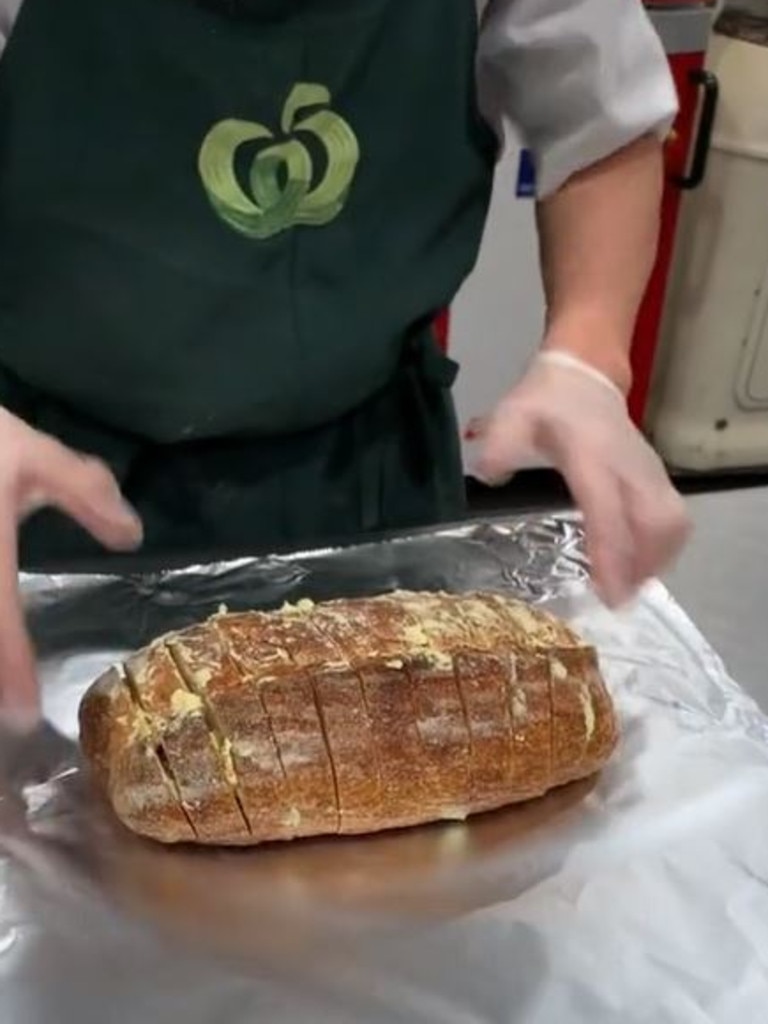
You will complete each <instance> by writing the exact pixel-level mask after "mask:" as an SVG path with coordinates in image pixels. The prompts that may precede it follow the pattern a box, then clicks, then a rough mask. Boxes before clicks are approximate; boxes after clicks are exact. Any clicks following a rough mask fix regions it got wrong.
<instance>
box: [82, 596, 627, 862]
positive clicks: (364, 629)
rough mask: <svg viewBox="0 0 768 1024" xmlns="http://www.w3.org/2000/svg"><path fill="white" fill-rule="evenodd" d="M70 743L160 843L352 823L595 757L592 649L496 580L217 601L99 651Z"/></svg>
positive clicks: (483, 797)
mask: <svg viewBox="0 0 768 1024" xmlns="http://www.w3.org/2000/svg"><path fill="white" fill-rule="evenodd" d="M80 734H81V743H82V747H83V750H84V753H85V756H86V759H87V761H88V762H89V764H90V766H91V769H92V772H93V775H94V777H95V779H96V781H97V783H98V784H99V785H100V786H101V787H102V788H103V790H104V791H105V793H106V795H107V797H108V799H109V801H110V803H111V805H112V807H113V809H114V812H115V813H116V815H117V816H118V818H119V819H120V820H121V821H122V822H123V824H125V825H126V826H127V827H128V828H129V829H131V830H133V831H134V832H136V833H138V834H140V835H143V836H146V837H150V838H153V839H156V840H159V841H161V842H164V843H178V842H189V843H202V844H220V845H233V844H234V845H249V844H257V843H262V842H267V841H272V840H285V839H295V838H299V837H309V836H320V835H335V834H343V835H353V834H364V833H369V832H378V831H382V830H384V829H393V828H402V827H406V826H412V825H418V824H425V823H428V822H434V821H439V820H463V819H464V818H466V817H468V816H469V815H471V814H476V813H479V812H483V811H489V810H493V809H497V808H500V807H503V806H505V805H507V804H512V803H516V802H519V801H523V800H528V799H531V798H533V797H537V796H541V795H543V794H544V793H546V792H547V791H548V790H550V789H553V788H555V787H557V786H561V785H564V784H566V783H568V782H572V781H575V780H576V779H581V778H585V777H587V776H589V775H592V774H593V773H594V772H596V771H597V770H598V769H600V768H601V767H602V766H603V765H604V764H605V762H606V761H607V759H608V758H609V757H610V755H611V753H612V752H613V750H614V747H615V746H616V742H617V724H616V717H615V714H614V709H613V706H612V703H611V699H610V697H609V695H608V691H607V690H606V687H605V685H604V682H603V680H602V677H601V674H600V670H599V666H598V660H597V655H596V652H595V651H594V649H593V648H591V647H589V646H587V645H586V644H585V643H584V642H583V641H582V640H581V639H580V638H579V637H578V636H576V634H575V633H574V632H573V631H572V630H571V629H569V628H568V627H567V626H566V625H565V624H564V623H562V622H560V621H558V620H556V619H554V618H552V617H551V616H549V615H547V614H545V613H544V612H542V611H539V610H537V609H534V608H530V607H528V606H527V605H524V604H522V603H520V602H518V601H513V600H510V599H509V598H506V597H502V596H499V595H495V594H468V595H449V594H425V593H402V592H398V593H394V594H390V595H385V596H381V597H376V598H370V599H364V600H347V601H331V602H328V603H324V604H319V605H314V604H312V603H311V602H309V601H301V602H299V603H298V605H295V606H286V607H285V608H284V609H283V610H282V611H280V612H271V613H264V612H248V613H243V614H226V613H222V614H220V615H216V616H214V617H213V618H212V619H210V620H209V621H207V622H205V623H204V624H202V625H199V626H194V627H192V628H190V629H185V630H182V631H180V632H178V633H174V634H170V635H168V636H165V637H163V638H161V639H159V640H157V641H156V642H155V643H153V644H151V646H149V647H148V648H146V649H145V650H143V651H141V652H139V653H138V654H136V655H135V656H134V657H131V658H129V659H128V660H127V661H126V662H125V663H124V664H123V665H121V666H119V667H117V668H114V669H112V670H110V671H109V672H108V673H107V674H106V675H104V676H103V677H102V678H101V679H99V680H97V681H96V682H95V683H94V684H93V686H92V687H91V688H90V689H89V691H88V692H87V693H86V695H85V697H84V698H83V701H82V704H81V707H80Z"/></svg>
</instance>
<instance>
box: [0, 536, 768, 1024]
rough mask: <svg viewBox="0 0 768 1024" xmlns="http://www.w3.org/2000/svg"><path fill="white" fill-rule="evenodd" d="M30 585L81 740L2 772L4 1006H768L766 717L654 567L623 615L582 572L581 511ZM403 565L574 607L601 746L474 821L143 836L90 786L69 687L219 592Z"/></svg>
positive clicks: (336, 585)
mask: <svg viewBox="0 0 768 1024" xmlns="http://www.w3.org/2000/svg"><path fill="white" fill-rule="evenodd" d="M23 587H24V590H25V593H26V598H27V605H28V608H29V615H30V622H31V625H32V629H33V632H34V635H35V639H36V642H37V647H38V651H39V654H40V659H41V676H42V681H43V688H44V703H45V708H46V713H47V716H48V718H49V720H50V721H51V722H52V723H53V724H54V725H55V726H56V727H57V728H58V729H59V730H60V731H61V732H62V733H63V734H64V736H65V737H68V738H69V739H67V740H66V742H62V743H60V744H59V745H58V746H56V745H54V746H53V747H51V748H50V749H48V753H47V755H46V756H47V758H48V763H45V764H43V763H42V762H39V763H36V764H35V765H34V770H33V766H32V764H31V763H30V764H27V763H26V762H25V763H24V764H18V765H16V766H15V767H14V769H13V771H11V772H10V774H8V775H7V777H6V778H5V779H3V781H2V788H0V850H1V851H2V852H3V854H4V856H3V857H2V858H0V1020H2V1021H8V1022H14V1024H17V1022H18V1024H49V1022H56V1024H65V1022H69V1021H72V1022H78V1024H90V1022H93V1024H127V1022H131V1024H132V1022H134V1021H136V1022H138V1021H141V1022H147V1024H149V1022H151V1024H177V1022H178V1021H180V1020H181V1021H184V1024H197V1022H199V1024H214V1022H217V1024H218V1022H227V1024H240V1022H242V1024H246V1022H248V1024H255V1022H260V1021H269V1022H270V1024H325V1022H329V1024H330V1022H334V1024H347V1022H349V1024H352V1022H354V1024H379V1022H382V1024H384V1022H386V1024H390V1022H391V1024H399V1022H403V1024H405V1022H407V1024H481V1022H482V1024H485V1022H488V1024H491V1022H493V1024H496V1022H499V1024H502V1022H504V1024H507V1022H516V1021H524V1022H526V1024H603V1022H605V1024H609V1022H610V1024H615V1022H617V1021H621V1022H622V1024H666V1022H669V1024H672V1022H674V1024H681V1022H682V1024H688V1022H690V1024H705V1022H716V1024H761V1022H763V1021H768V720H766V719H765V718H764V717H763V715H762V714H761V713H760V711H759V710H758V708H757V707H756V705H755V704H754V703H753V702H752V701H751V700H750V699H749V698H747V697H746V696H745V694H744V693H743V692H742V691H741V690H740V689H739V688H738V687H737V686H736V685H735V683H733V682H732V681H731V680H730V679H729V678H728V676H727V674H726V672H725V671H724V668H723V666H722V664H721V662H720V661H719V659H718V658H717V656H716V655H715V654H714V653H713V652H712V651H711V650H710V648H709V647H708V646H707V644H706V643H705V641H704V640H703V639H702V637H701V636H700V635H699V633H698V632H697V630H696V629H695V628H694V626H693V625H692V624H691V623H690V622H689V621H688V619H687V618H686V616H685V614H684V613H683V612H682V611H681V610H680V608H679V607H678V606H677V605H676V604H675V603H674V602H673V601H672V599H671V598H670V597H669V595H668V594H667V592H666V591H665V590H664V589H663V588H662V587H661V586H660V585H659V584H654V585H652V586H650V587H649V588H648V589H647V590H646V591H645V592H644V594H643V595H642V597H641V599H640V600H639V601H638V602H637V604H636V605H635V606H634V607H633V608H632V609H631V610H630V611H627V612H624V613H622V614H621V615H618V616H616V615H612V614H609V613H608V612H607V611H605V610H604V609H602V608H601V607H599V606H598V604H597V603H596V602H595V601H594V600H593V599H592V598H590V596H589V592H588V589H587V586H586V582H585V573H584V559H583V555H582V546H581V535H580V530H579V527H578V524H577V523H576V521H575V520H572V519H570V518H552V519H548V520H540V519H534V520H531V519H528V520H519V521H510V522H494V523H492V524H485V525H478V524H474V525H468V526H466V527H463V528H460V529H454V530H448V531H444V532H440V533H432V534H422V535H419V536H413V537H404V538H400V539H395V540H392V541H390V542H386V543H381V544H376V545H365V546H360V547H355V548H351V549H346V550H343V551H323V552H308V553H302V554H296V555H293V556H290V557H280V558H270V559H265V560H259V561H240V562H237V563H235V564H226V565H214V566H203V567H195V568H192V569H189V570H187V571H176V572H171V573H163V574H157V575H150V576H147V575H144V576H141V577H127V578H119V579H118V578H111V577H106V576H101V577H78V578H74V577H40V576H27V577H24V578H23ZM395 587H400V588H412V589H446V590H455V591H461V590H468V589H491V590H498V591H504V592H508V593H511V594H515V595H520V596H522V597H524V598H527V599H529V600H533V601H537V602H541V603H543V604H545V605H546V606H548V607H551V608H553V609H554V610H555V611H557V612H558V613H560V614H564V615H566V616H567V617H569V618H570V619H571V620H572V621H573V622H574V623H575V625H576V626H577V627H578V628H579V629H581V630H582V631H583V632H584V633H585V634H586V635H587V636H588V637H589V638H590V639H592V640H593V641H594V643H595V644H596V645H597V647H598V649H599V651H600V654H601V658H602V663H603V668H604V671H605V674H606V677H607V679H608V682H609V685H610V687H611V690H612V692H613V694H614V697H615V700H616V703H617V707H618V709H619V713H620V716H621V721H622V730H623V738H622V742H621V747H620V750H619V751H618V753H617V755H616V757H615V758H614V760H613V761H612V763H611V764H610V766H609V767H608V768H607V769H606V771H605V772H604V773H603V774H602V775H601V776H600V777H599V778H598V779H596V780H590V781H588V782H585V783H582V784H579V785H576V786H572V787H569V788H567V789H564V790H561V791H559V792H556V793H553V794H550V796H548V797H547V798H545V799H544V800H541V801H537V802H535V803H532V804H529V805H526V806H523V807H518V808H512V809H509V810H506V811H503V812H501V813H498V814H494V815H490V816H487V817H484V818H478V819H475V820H473V821H470V822H468V823H466V824H448V825H440V826H437V827H434V828H426V829H420V830H415V831H412V832H408V833H402V834H393V835H384V836H379V837H373V838H369V839H356V840H340V841H324V842H311V843H297V844H291V845H284V846H281V847H275V848H263V849H255V850H250V851H239V852H234V853H215V852H213V853H212V852H210V851H191V852H190V851H180V850H167V849H164V848H160V847H156V846H154V845H152V844H146V843H142V842H141V841H139V840H136V839H134V838H133V837H131V836H128V835H127V834H126V833H125V832H124V831H122V830H121V829H120V828H119V827H118V826H116V825H115V823H114V821H113V819H112V818H111V816H110V814H109V812H108V810H106V809H105V808H104V807H103V806H102V805H101V804H100V803H99V801H98V800H97V799H96V798H95V797H94V795H93V794H92V793H91V792H90V790H89V789H88V786H87V784H86V780H85V779H84V777H83V775H82V773H81V772H80V769H79V762H78V754H77V747H76V744H75V742H74V737H75V736H76V728H77V727H76V717H77V705H78V701H79V699H80V697H81V695H82V693H83V691H84V690H85V688H86V687H87V685H88V684H89V682H90V681H91V680H93V679H94V678H95V677H96V676H97V675H99V673H100V672H101V671H102V670H103V669H104V668H105V667H106V666H107V665H109V664H110V663H111V662H113V661H114V660H115V659H116V658H118V657H120V656H121V655H123V654H124V653H127V652H128V651H129V650H132V649H135V648H136V647H137V646H139V645H141V644H143V643H144V642H146V641H148V640H149V639H150V638H152V637H154V636H156V635H158V634H160V633H162V632H164V631H166V630H168V629H172V628H177V627H180V626H183V625H185V624H187V623H191V622H194V621H197V620H200V619H202V618H204V617H205V616H206V615H208V614H209V613H211V612H213V611H215V610H216V609H217V608H218V607H219V606H220V605H221V604H226V605H227V606H228V607H229V608H231V609H233V610H234V609H240V608H253V607H258V608H262V607H273V606H276V605H279V604H281V603H282V602H283V601H285V600H295V599H297V598H299V597H310V598H313V599H314V600H321V599H323V598H329V597H333V596H339V595H349V596H352V595H363V594H371V593H376V592H381V591H385V590H389V589H392V588H395ZM746 642H748V638H747V640H746Z"/></svg>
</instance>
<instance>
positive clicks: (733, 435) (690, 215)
mask: <svg viewBox="0 0 768 1024" xmlns="http://www.w3.org/2000/svg"><path fill="white" fill-rule="evenodd" d="M751 6H752V8H753V9H755V8H756V6H757V5H756V4H754V3H752V5H751ZM707 66H708V67H709V68H710V69H711V70H712V71H713V72H714V73H715V74H716V75H717V77H718V79H719V81H720V93H721V95H720V102H719V108H718V113H717V117H716V119H715V125H714V132H713V136H712V143H711V155H710V160H709V170H708V174H707V179H706V181H705V183H704V185H703V187H702V188H701V189H700V190H699V191H698V192H697V193H696V194H695V195H692V196H690V197H688V199H687V201H686V203H685V204H684V208H683V218H682V226H681V232H680V237H679V240H678V247H677V253H676V261H675V275H674V278H673V286H672V289H671V294H670V299H669V304H668V308H667V312H666V318H665V323H664V329H663V333H662V350H661V356H660V360H659V365H658V369H657V379H656V385H655V389H654V396H653V401H652V404H651V409H650V414H649V417H648V420H647V427H648V430H649V433H650V434H651V436H652V438H653V440H654V443H655V445H656V447H657V448H658V450H659V451H660V453H661V454H662V455H663V457H664V458H665V460H666V461H667V462H668V463H669V464H670V465H671V466H673V467H675V468H677V469H681V470H690V471H713V470H733V469H746V468H750V467H756V466H766V465H768V3H765V0H763V3H762V14H750V13H748V10H747V5H746V3H745V2H744V0H742V3H736V4H735V5H734V8H732V9H730V8H729V9H726V11H725V12H724V13H723V15H721V18H720V20H719V22H718V23H717V26H716V32H715V34H714V35H713V37H712V42H711V45H710V49H709V53H708V55H707Z"/></svg>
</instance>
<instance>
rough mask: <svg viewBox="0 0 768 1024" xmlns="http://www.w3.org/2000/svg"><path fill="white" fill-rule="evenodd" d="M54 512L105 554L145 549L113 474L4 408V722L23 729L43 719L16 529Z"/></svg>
mask: <svg viewBox="0 0 768 1024" xmlns="http://www.w3.org/2000/svg"><path fill="white" fill-rule="evenodd" d="M46 505H52V506H55V507H56V508H58V509H60V510H61V511H62V512H65V513H66V514H67V515H69V516H71V517H72V518H73V519H75V520H76V521H77V522H78V523H80V525H81V526H83V527H84V528H85V529H86V530H88V532H89V533H91V534H92V535H93V536H94V537H95V538H96V539H97V540H98V541H100V542H101V543H102V544H104V545H105V547H108V548H112V549H114V550H129V549H131V548H134V547H136V546H138V544H140V543H141V536H142V530H141V523H140V522H139V519H138V517H137V516H136V513H135V512H134V511H133V510H132V509H130V508H129V507H128V506H127V505H126V504H125V502H124V500H123V498H122V496H121V494H120V489H119V487H118V485H117V482H116V481H115V479H114V477H113V476H112V474H111V473H110V472H109V470H108V469H107V468H106V467H105V466H103V465H102V464H101V463H100V462H99V461H98V460H96V459H92V458H88V457H86V456H83V455H79V454H78V453H76V452H73V451H71V450H69V449H68V448H65V447H64V446H63V445H61V444H59V443H58V442H57V441H55V440H53V438H50V437H47V436H46V435H45V434H41V433H39V432H38V431H36V430H33V429H32V428H31V427H29V426H27V425H26V424H25V423H23V422H22V421H21V420H19V419H17V418H16V417H15V416H12V415H11V414H10V413H8V412H7V411H5V410H4V409H0V718H2V719H3V721H5V722H6V723H7V724H9V725H12V726H16V727H19V728H21V727H25V726H28V725H31V724H33V722H34V721H35V720H36V718H37V716H38V715H39V694H38V687H37V677H36V672H35V659H34V654H33V652H32V647H31V644H30V642H29V638H28V637H27V632H26V629H25V625H24V613H23V609H22V604H21V598H20V595H19V589H18V550H17V549H18V537H17V534H18V527H19V523H20V522H21V520H22V519H23V518H24V517H25V516H27V515H29V514H30V513H31V512H33V511H35V510H36V509H39V508H42V507H43V506H46Z"/></svg>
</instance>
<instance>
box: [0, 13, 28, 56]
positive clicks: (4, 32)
mask: <svg viewBox="0 0 768 1024" xmlns="http://www.w3.org/2000/svg"><path fill="white" fill-rule="evenodd" d="M22 2H23V0H0V55H2V52H3V50H4V49H5V44H6V43H7V42H8V37H9V36H10V34H11V29H12V28H13V23H14V21H16V15H17V14H18V13H19V8H20V7H21V5H22Z"/></svg>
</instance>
